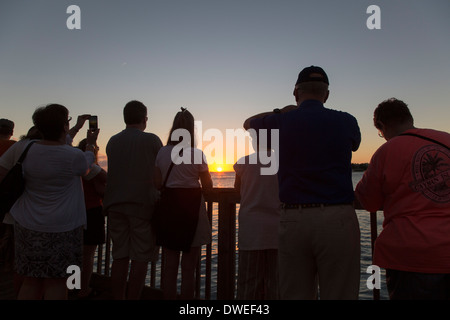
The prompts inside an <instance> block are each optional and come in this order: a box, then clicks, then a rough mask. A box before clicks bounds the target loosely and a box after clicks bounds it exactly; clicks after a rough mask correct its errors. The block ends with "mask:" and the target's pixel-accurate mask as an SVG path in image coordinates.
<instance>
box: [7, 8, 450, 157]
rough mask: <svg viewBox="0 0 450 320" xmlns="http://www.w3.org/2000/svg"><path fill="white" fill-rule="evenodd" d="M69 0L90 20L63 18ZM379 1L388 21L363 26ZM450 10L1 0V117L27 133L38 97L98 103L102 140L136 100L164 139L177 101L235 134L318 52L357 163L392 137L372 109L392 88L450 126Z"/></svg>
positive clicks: (278, 101) (435, 124) (287, 96)
mask: <svg viewBox="0 0 450 320" xmlns="http://www.w3.org/2000/svg"><path fill="white" fill-rule="evenodd" d="M72 4H74V5H78V6H79V7H80V8H81V30H69V29H68V28H67V27H66V20H67V18H68V17H69V16H70V14H67V13H66V9H67V7H68V6H69V5H72ZM372 4H375V5H378V6H379V7H380V9H381V29H380V30H369V29H368V28H367V27H366V20H367V19H368V18H369V16H370V14H367V13H366V9H367V7H368V6H369V5H372ZM449 17H450V1H448V0H430V1H424V0H398V1H364V0H358V1H356V0H355V1H349V0H343V1H336V0H329V1H321V0H316V1H312V0H309V1H301V0H292V1H291V0H277V1H275V0H270V1H268V0H239V1H235V0H227V1H215V0H208V1H206V0H184V1H178V0H176V1H174V0H165V1H162V0H161V1H153V0H147V1H135V0H131V1H103V0H95V1H85V0H72V1H62V0H57V1H56V0H55V1H41V0H39V1H37V0H33V1H18V0H2V1H1V2H0V117H1V118H8V119H11V120H13V121H14V122H15V123H16V130H15V137H16V138H18V137H19V136H20V135H22V134H24V133H26V131H27V130H28V128H29V127H30V126H31V125H32V121H31V115H32V113H33V111H34V110H35V108H36V107H38V106H40V105H44V104H47V103H52V102H55V103H61V104H63V105H65V106H66V107H67V108H68V109H69V110H70V114H71V115H72V117H74V118H76V116H77V115H79V114H83V113H92V114H96V115H98V117H99V126H100V128H101V134H100V138H99V145H100V147H101V149H102V150H103V151H104V148H105V146H106V143H107V141H108V139H109V137H111V136H112V135H113V134H115V133H117V132H119V131H121V130H122V129H123V128H124V123H123V119H122V109H123V107H124V105H125V103H126V102H128V101H129V100H132V99H137V100H140V101H142V102H143V103H144V104H146V105H147V106H148V108H149V123H148V127H147V129H146V131H148V132H154V133H156V134H157V135H158V136H159V137H160V138H161V140H162V141H163V142H165V141H166V139H167V133H168V131H169V129H170V126H171V122H172V119H173V116H174V115H175V113H176V112H177V111H178V110H179V107H180V106H184V107H187V108H188V109H189V110H190V111H191V112H192V113H193V114H194V116H195V118H196V120H200V121H202V125H203V130H206V129H208V128H216V129H219V130H221V131H222V132H223V133H224V135H225V130H226V129H235V128H241V127H242V123H243V121H244V120H245V119H246V118H247V117H249V116H251V115H253V114H256V113H259V112H262V111H267V110H272V109H273V108H275V107H283V106H285V105H288V104H293V103H294V98H293V96H292V89H293V86H294V83H295V80H296V78H297V75H298V72H299V71H300V70H301V69H302V68H303V67H305V66H309V65H312V64H314V65H319V66H322V67H323V68H324V69H325V71H326V72H327V73H328V76H329V78H330V92H331V95H330V99H329V101H328V102H327V104H326V106H327V107H329V108H332V109H337V110H343V111H347V112H349V113H351V114H353V115H354V116H355V117H356V118H357V119H358V122H359V125H360V127H361V131H362V135H363V140H362V144H361V148H360V150H359V151H357V152H356V153H355V154H354V157H353V160H354V162H368V161H369V159H370V156H371V155H372V153H373V152H374V151H375V150H376V149H377V148H378V147H379V146H380V145H381V144H382V143H383V140H382V139H380V138H379V137H378V136H377V131H376V129H375V128H374V127H373V124H372V116H373V110H374V108H375V107H376V106H377V104H378V103H379V102H381V101H383V100H385V99H387V98H390V97H397V98H399V99H402V100H404V101H405V102H406V103H407V104H408V105H409V107H410V109H411V111H412V113H413V116H414V118H415V121H416V125H417V126H418V127H430V128H435V129H439V130H444V131H449V128H450V124H449V123H450V121H449V119H450V108H449V104H450V90H449V89H450V80H449V76H450V41H449V39H450V18H449ZM83 132H84V131H83ZM81 138H82V133H80V134H79V136H77V138H76V139H75V142H78V140H79V139H81Z"/></svg>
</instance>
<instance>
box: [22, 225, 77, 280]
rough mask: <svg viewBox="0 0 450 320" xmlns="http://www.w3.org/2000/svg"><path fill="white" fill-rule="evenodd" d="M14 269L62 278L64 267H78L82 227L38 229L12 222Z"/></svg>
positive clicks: (27, 275)
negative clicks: (52, 231)
mask: <svg viewBox="0 0 450 320" xmlns="http://www.w3.org/2000/svg"><path fill="white" fill-rule="evenodd" d="M14 238H15V239H14V240H15V268H16V272H17V273H18V274H20V275H23V276H26V277H33V278H66V277H68V276H69V274H68V273H67V267H69V266H71V265H76V266H79V267H80V268H81V264H82V258H83V227H78V228H76V229H74V230H71V231H67V232H54V233H51V232H39V231H34V230H29V229H26V228H24V227H22V226H21V225H19V224H18V223H15V224H14Z"/></svg>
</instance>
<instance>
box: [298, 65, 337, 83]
mask: <svg viewBox="0 0 450 320" xmlns="http://www.w3.org/2000/svg"><path fill="white" fill-rule="evenodd" d="M312 74H319V75H313V76H312ZM309 81H319V82H325V83H326V84H330V83H329V82H328V76H327V74H326V73H325V71H323V69H322V68H321V67H318V66H310V67H306V68H304V69H303V70H302V71H301V72H300V73H299V75H298V79H297V82H296V83H295V85H297V84H299V83H302V82H309Z"/></svg>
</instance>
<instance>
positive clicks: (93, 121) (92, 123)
mask: <svg viewBox="0 0 450 320" xmlns="http://www.w3.org/2000/svg"><path fill="white" fill-rule="evenodd" d="M97 129H98V122H97V116H90V117H89V130H90V131H95V130H97Z"/></svg>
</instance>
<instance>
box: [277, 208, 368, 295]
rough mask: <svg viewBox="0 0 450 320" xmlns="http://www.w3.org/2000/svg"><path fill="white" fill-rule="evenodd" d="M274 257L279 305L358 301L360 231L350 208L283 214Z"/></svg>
mask: <svg viewBox="0 0 450 320" xmlns="http://www.w3.org/2000/svg"><path fill="white" fill-rule="evenodd" d="M278 254H279V263H280V265H279V273H280V298H281V299H283V300H291V299H299V300H307V299H317V298H319V299H324V300H325V299H333V300H336V299H358V295H359V284H360V256H361V250H360V231H359V223H358V219H357V217H356V212H355V209H354V208H353V206H352V205H336V206H321V207H317V208H306V209H304V208H303V209H302V208H299V209H283V211H282V214H281V221H280V242H279V250H278ZM318 289H319V291H318Z"/></svg>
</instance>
